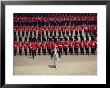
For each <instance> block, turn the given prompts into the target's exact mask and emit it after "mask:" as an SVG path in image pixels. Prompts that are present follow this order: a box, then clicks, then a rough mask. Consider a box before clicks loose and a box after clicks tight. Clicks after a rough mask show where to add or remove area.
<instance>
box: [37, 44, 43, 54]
mask: <svg viewBox="0 0 110 88" xmlns="http://www.w3.org/2000/svg"><path fill="white" fill-rule="evenodd" d="M37 48H38V54H39V55H40V53H41V48H42V45H41V43H38V45H37Z"/></svg>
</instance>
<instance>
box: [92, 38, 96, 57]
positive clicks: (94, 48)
mask: <svg viewBox="0 0 110 88" xmlns="http://www.w3.org/2000/svg"><path fill="white" fill-rule="evenodd" d="M95 50H96V42H95V41H94V40H93V41H92V43H91V52H92V55H95Z"/></svg>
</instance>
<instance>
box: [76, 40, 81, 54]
mask: <svg viewBox="0 0 110 88" xmlns="http://www.w3.org/2000/svg"><path fill="white" fill-rule="evenodd" d="M79 47H80V45H79V41H78V38H76V41H75V53H76V54H77V55H78V52H79Z"/></svg>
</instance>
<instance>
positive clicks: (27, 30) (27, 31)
mask: <svg viewBox="0 0 110 88" xmlns="http://www.w3.org/2000/svg"><path fill="white" fill-rule="evenodd" d="M28 33H29V29H28V28H26V36H28Z"/></svg>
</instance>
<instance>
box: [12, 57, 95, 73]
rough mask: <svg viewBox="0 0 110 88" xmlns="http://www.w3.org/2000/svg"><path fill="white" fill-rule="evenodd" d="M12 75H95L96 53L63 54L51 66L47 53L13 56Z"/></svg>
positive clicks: (51, 62)
mask: <svg viewBox="0 0 110 88" xmlns="http://www.w3.org/2000/svg"><path fill="white" fill-rule="evenodd" d="M13 64H14V75H97V55H96V56H94V55H89V56H88V55H84V56H83V55H78V56H76V55H63V56H62V58H61V59H60V60H59V61H58V67H57V68H54V67H53V61H52V60H51V59H50V56H49V55H46V56H44V55H41V56H39V55H37V56H36V57H35V58H34V59H32V57H31V56H24V55H23V56H19V55H17V56H14V63H13Z"/></svg>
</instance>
